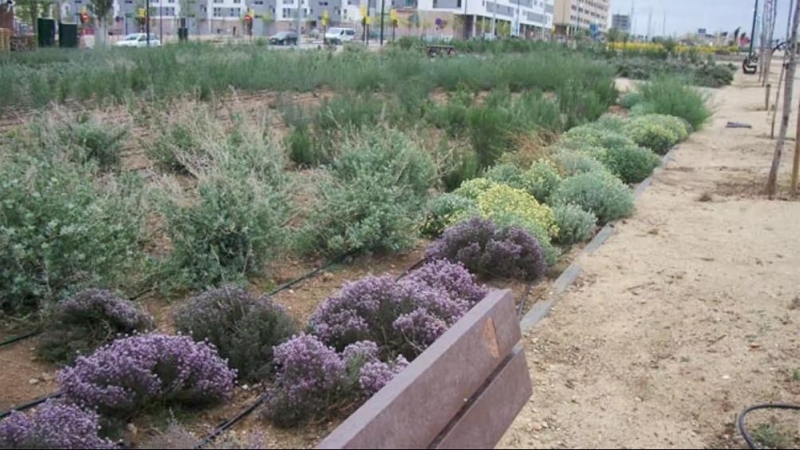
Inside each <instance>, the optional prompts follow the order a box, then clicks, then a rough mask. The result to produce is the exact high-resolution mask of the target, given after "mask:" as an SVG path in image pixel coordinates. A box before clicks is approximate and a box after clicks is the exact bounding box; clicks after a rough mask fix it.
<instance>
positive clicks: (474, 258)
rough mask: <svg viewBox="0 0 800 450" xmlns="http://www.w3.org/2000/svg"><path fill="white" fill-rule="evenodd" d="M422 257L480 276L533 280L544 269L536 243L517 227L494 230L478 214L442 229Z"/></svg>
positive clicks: (541, 274)
mask: <svg viewBox="0 0 800 450" xmlns="http://www.w3.org/2000/svg"><path fill="white" fill-rule="evenodd" d="M426 256H427V257H428V258H431V259H435V260H447V261H452V262H458V263H461V264H463V265H464V267H466V268H467V269H469V271H470V272H472V273H476V274H480V275H483V276H489V277H491V276H499V277H508V278H516V279H520V280H524V281H536V280H538V279H540V278H542V277H543V276H544V274H545V272H546V271H547V262H546V260H545V257H544V254H543V252H542V247H541V246H540V245H539V242H538V241H537V240H536V238H535V237H533V236H532V235H531V234H530V233H529V232H527V231H525V230H524V229H522V228H519V227H514V226H511V227H505V228H502V229H499V230H498V229H497V228H496V227H495V225H494V222H492V221H491V220H487V219H482V218H479V217H475V218H472V219H470V220H468V221H465V222H461V223H458V224H456V225H453V226H451V227H450V228H448V229H446V230H445V232H444V234H443V235H442V237H441V238H440V239H439V240H438V241H436V242H434V243H433V244H431V245H430V246H429V247H428V249H427V251H426Z"/></svg>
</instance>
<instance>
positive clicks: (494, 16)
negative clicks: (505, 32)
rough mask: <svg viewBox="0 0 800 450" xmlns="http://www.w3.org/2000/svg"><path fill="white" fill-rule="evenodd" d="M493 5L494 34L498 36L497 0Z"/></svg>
mask: <svg viewBox="0 0 800 450" xmlns="http://www.w3.org/2000/svg"><path fill="white" fill-rule="evenodd" d="M492 5H493V6H492V36H494V37H497V0H494V3H492Z"/></svg>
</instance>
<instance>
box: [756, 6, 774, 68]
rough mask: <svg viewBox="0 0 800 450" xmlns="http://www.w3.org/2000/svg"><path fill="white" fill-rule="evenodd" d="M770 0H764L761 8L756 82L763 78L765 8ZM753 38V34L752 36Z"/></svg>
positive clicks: (766, 8) (765, 32) (765, 26)
mask: <svg viewBox="0 0 800 450" xmlns="http://www.w3.org/2000/svg"><path fill="white" fill-rule="evenodd" d="M771 1H772V0H765V1H764V6H763V9H762V10H761V34H760V39H759V40H760V41H761V42H759V45H758V82H759V83H761V82H762V81H763V80H764V59H765V58H764V56H765V55H764V44H765V43H766V41H767V10H768V9H769V4H770V2H771ZM754 38H755V36H754Z"/></svg>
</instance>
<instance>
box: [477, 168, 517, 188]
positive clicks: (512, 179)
mask: <svg viewBox="0 0 800 450" xmlns="http://www.w3.org/2000/svg"><path fill="white" fill-rule="evenodd" d="M524 173H525V172H524V171H523V170H522V169H520V168H519V167H517V166H515V165H513V164H508V163H506V164H498V165H496V166H494V167H492V168H491V169H489V170H487V171H486V178H488V179H490V180H492V181H494V182H495V183H499V184H505V185H508V186H511V187H513V188H516V189H525V186H524V182H523V176H524Z"/></svg>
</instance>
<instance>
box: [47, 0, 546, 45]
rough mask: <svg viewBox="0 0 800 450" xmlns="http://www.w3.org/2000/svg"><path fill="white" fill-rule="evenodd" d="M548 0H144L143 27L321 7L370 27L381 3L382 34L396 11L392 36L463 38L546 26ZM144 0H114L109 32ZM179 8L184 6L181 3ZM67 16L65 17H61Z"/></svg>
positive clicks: (319, 12) (136, 24)
mask: <svg viewBox="0 0 800 450" xmlns="http://www.w3.org/2000/svg"><path fill="white" fill-rule="evenodd" d="M553 2H554V0H151V1H150V28H151V30H152V31H153V32H154V33H156V34H160V35H163V36H164V37H166V38H169V37H170V36H174V35H176V34H177V31H178V28H179V27H180V23H181V19H183V20H185V21H186V26H187V27H188V28H189V30H190V34H192V35H198V34H202V35H213V34H219V35H228V36H230V35H234V34H235V35H242V34H244V32H245V30H244V26H245V25H244V16H245V14H247V13H248V12H250V11H252V12H253V15H254V20H253V35H254V36H267V35H270V34H273V33H275V32H278V31H283V30H294V29H296V28H297V24H298V13H299V14H300V17H299V23H300V26H301V28H304V29H310V28H321V27H322V18H323V17H324V15H325V14H326V12H327V16H328V26H329V27H330V26H351V27H353V28H356V29H357V30H358V32H359V33H361V31H362V25H361V23H362V11H364V10H365V9H366V11H368V14H369V16H370V17H371V18H372V23H371V26H372V29H373V30H377V29H378V27H379V26H380V13H381V9H383V11H384V13H385V14H386V15H387V16H386V17H385V27H386V31H385V33H386V36H389V35H390V34H391V30H390V26H391V25H390V24H389V18H388V14H389V11H390V10H392V9H394V10H395V11H396V12H397V16H398V19H399V22H400V23H399V25H398V28H397V29H396V30H395V32H396V35H397V36H403V35H428V36H452V37H456V38H469V37H472V36H478V35H481V34H488V33H491V32H492V31H493V30H494V31H496V32H498V33H500V32H502V31H505V32H510V33H511V34H513V35H519V36H522V37H539V36H544V35H547V34H549V33H550V30H551V29H552V27H553V25H554V21H555V13H556V8H555V7H554V3H553ZM144 7H145V0H115V2H114V13H113V15H114V21H113V24H112V25H111V30H112V32H114V33H115V34H128V33H134V32H139V31H140V28H141V21H140V19H138V14H139V12H140V10H142V9H143V8H144ZM84 8H86V9H88V10H89V11H91V3H90V0H66V2H64V3H63V4H62V11H63V12H64V13H65V14H63V15H64V16H67V17H74V18H75V19H77V17H78V15H79V13H80V11H82V10H83V9H84ZM182 9H186V11H183V10H182ZM68 21H69V20H68Z"/></svg>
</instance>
